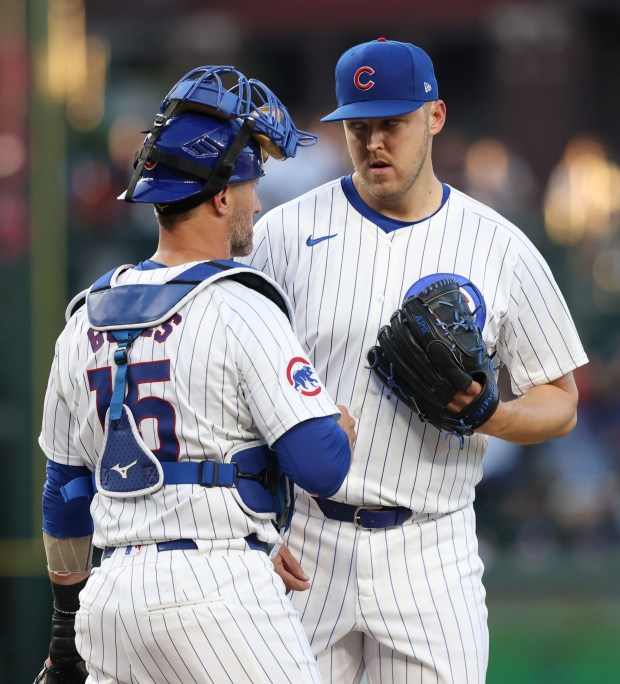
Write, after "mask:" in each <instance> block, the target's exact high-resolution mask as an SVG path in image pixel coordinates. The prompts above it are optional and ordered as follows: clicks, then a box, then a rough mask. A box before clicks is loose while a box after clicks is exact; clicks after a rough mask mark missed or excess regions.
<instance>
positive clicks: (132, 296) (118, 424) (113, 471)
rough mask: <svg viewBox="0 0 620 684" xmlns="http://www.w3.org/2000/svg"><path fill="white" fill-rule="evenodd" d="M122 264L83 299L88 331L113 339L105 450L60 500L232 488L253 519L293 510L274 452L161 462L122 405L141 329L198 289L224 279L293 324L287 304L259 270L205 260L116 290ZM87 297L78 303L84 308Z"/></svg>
mask: <svg viewBox="0 0 620 684" xmlns="http://www.w3.org/2000/svg"><path fill="white" fill-rule="evenodd" d="M127 268H131V266H121V267H119V268H117V269H113V270H111V271H109V272H108V273H106V274H105V275H104V276H102V277H101V278H99V280H97V281H96V282H95V283H94V285H93V286H92V287H91V288H90V290H89V291H88V293H87V294H86V298H85V299H86V307H87V314H88V319H89V322H90V324H91V326H92V327H93V328H95V329H96V330H99V331H106V332H107V333H108V334H109V336H110V337H111V338H112V339H113V340H114V341H116V343H117V345H118V349H117V350H116V351H115V353H114V361H115V363H116V366H117V369H116V375H115V379H114V389H113V393H112V400H111V402H110V407H109V409H108V411H107V414H106V420H105V426H104V444H103V448H102V453H101V457H100V458H99V461H98V463H97V466H96V469H95V473H94V474H93V477H92V478H90V477H86V478H77V479H75V480H73V481H71V482H69V483H68V484H67V485H65V487H63V489H62V493H63V496H64V497H65V500H67V501H68V500H71V499H73V498H75V497H78V496H92V495H94V493H95V492H101V493H102V494H105V495H107V496H110V497H113V498H114V497H116V498H127V497H137V496H146V495H148V494H150V493H152V492H154V491H157V490H158V489H159V488H160V487H162V486H163V485H164V484H170V485H178V484H197V485H202V486H204V487H229V488H231V490H232V491H233V495H234V496H235V498H236V500H237V502H238V503H239V505H240V506H241V507H242V508H244V509H245V510H246V512H248V513H249V514H251V515H254V516H259V517H267V518H273V517H274V516H275V517H276V518H278V519H279V520H281V519H282V517H283V516H284V517H285V516H286V514H287V509H288V507H289V505H290V486H289V482H288V479H287V478H286V477H285V476H284V475H283V474H282V473H281V471H280V470H279V467H278V462H277V459H276V457H275V454H274V453H273V452H272V451H271V449H269V448H268V447H267V445H266V444H264V443H261V444H260V445H258V446H256V443H253V445H246V444H244V445H241V446H240V447H238V448H237V449H233V450H231V452H230V453H229V454H227V456H226V461H227V462H225V463H220V462H217V461H211V460H205V461H200V462H180V463H170V462H160V461H159V460H158V459H157V457H156V456H155V454H153V452H152V451H151V449H149V447H148V446H147V445H146V443H145V442H144V440H143V439H142V436H141V435H140V432H139V430H138V428H137V425H136V422H135V419H134V416H133V414H132V412H131V409H130V408H129V406H127V405H126V404H125V403H124V397H125V390H126V382H127V364H128V355H129V351H130V347H131V344H132V343H133V341H134V340H135V339H136V338H137V337H138V336H139V335H140V334H141V333H142V332H143V331H144V329H146V328H150V327H154V326H156V325H159V324H161V323H164V322H165V321H166V320H168V319H169V318H170V317H171V316H172V315H173V314H174V313H176V312H177V311H178V309H179V308H181V306H183V305H184V304H185V303H186V302H187V301H189V300H190V299H192V298H193V297H195V296H196V294H198V292H200V291H201V290H202V289H204V288H205V287H207V286H208V285H210V284H212V283H213V282H215V281H217V280H219V279H221V278H232V279H234V280H237V281H239V282H241V283H242V284H243V285H245V286H246V287H250V288H252V289H254V290H256V291H258V292H260V293H261V294H262V295H264V296H266V297H268V298H269V299H271V301H273V302H274V303H275V304H276V305H277V306H278V307H279V308H280V309H281V310H282V311H283V312H284V313H285V314H286V315H287V316H288V318H289V320H292V312H291V310H290V307H289V304H288V300H287V298H286V296H285V295H284V293H283V292H282V291H281V290H280V288H279V287H278V286H277V285H276V284H275V283H274V282H273V281H271V280H270V279H268V278H267V277H266V276H265V275H264V274H262V273H261V272H260V271H256V270H255V269H251V268H248V267H246V266H243V265H241V264H238V263H236V262H234V261H210V262H203V263H200V264H197V265H195V266H192V267H190V268H189V269H187V270H186V271H184V272H183V273H181V274H180V275H178V276H176V277H175V278H172V279H171V280H169V281H167V282H165V283H158V284H151V283H146V284H129V285H115V284H114V281H116V280H117V278H118V276H119V274H120V273H121V272H122V271H123V270H126V269H127ZM83 301H84V298H83V297H82V298H81V299H79V300H78V299H76V300H74V302H73V306H72V309H71V310H70V311H68V314H69V315H71V314H72V313H73V311H75V308H76V307H75V304H76V303H77V305H78V306H79V305H81V303H83Z"/></svg>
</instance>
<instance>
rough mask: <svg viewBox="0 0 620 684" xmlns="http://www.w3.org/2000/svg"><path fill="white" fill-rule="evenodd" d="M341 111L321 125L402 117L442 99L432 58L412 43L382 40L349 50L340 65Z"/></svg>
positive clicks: (339, 89)
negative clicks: (351, 120)
mask: <svg viewBox="0 0 620 684" xmlns="http://www.w3.org/2000/svg"><path fill="white" fill-rule="evenodd" d="M336 98H337V100H338V109H336V110H334V111H333V112H332V113H331V114H328V115H327V116H324V117H323V118H322V119H321V121H341V120H343V119H372V118H379V117H385V116H401V115H403V114H408V113H409V112H413V111H415V110H416V109H419V108H420V107H421V106H422V105H423V104H424V103H425V102H430V101H432V100H438V99H439V91H438V88H437V80H436V79H435V72H434V69H433V63H432V62H431V59H430V57H429V56H428V55H427V54H426V52H424V50H422V49H421V48H419V47H416V46H415V45H412V44H411V43H401V42H399V41H396V40H387V39H386V38H378V39H377V40H373V41H371V42H369V43H362V44H360V45H356V46H354V47H352V48H350V49H349V50H347V51H346V52H345V53H344V54H343V55H342V57H340V59H339V60H338V64H337V65H336Z"/></svg>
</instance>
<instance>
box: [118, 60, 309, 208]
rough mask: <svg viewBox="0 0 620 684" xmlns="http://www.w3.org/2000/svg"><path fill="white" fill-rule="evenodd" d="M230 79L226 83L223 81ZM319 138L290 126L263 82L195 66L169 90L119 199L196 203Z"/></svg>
mask: <svg viewBox="0 0 620 684" xmlns="http://www.w3.org/2000/svg"><path fill="white" fill-rule="evenodd" d="M225 81H227V82H230V86H226V85H225V83H224V82H225ZM316 140H317V138H316V136H314V135H311V134H310V133H305V132H304V131H300V130H298V129H297V128H296V127H295V124H294V123H293V121H292V119H291V117H290V115H289V113H288V112H287V110H286V108H285V107H284V105H283V104H282V103H281V102H280V100H279V99H278V98H277V97H276V96H275V94H274V93H273V92H272V91H271V90H270V89H269V88H268V87H267V86H266V85H264V84H263V83H261V82H260V81H257V80H255V79H247V78H246V77H245V76H244V75H243V74H242V73H240V72H239V71H237V70H236V69H235V68H234V67H231V66H203V67H198V68H197V69H193V70H192V71H190V72H189V73H187V74H186V75H185V76H183V78H182V79H181V80H180V81H179V82H178V83H177V84H176V85H175V86H173V88H172V89H171V90H170V92H169V93H168V94H167V95H166V97H165V98H164V99H163V100H162V102H161V103H160V106H159V113H158V115H157V117H156V119H155V123H154V124H153V127H152V128H151V129H150V130H149V132H148V135H147V137H146V138H145V140H144V144H143V147H142V149H141V150H140V151H139V152H138V154H137V156H136V160H135V162H134V174H133V177H132V179H131V181H130V183H129V187H128V188H127V190H126V191H125V192H124V193H123V194H122V195H121V196H120V197H119V199H124V200H125V201H127V202H152V203H155V204H159V203H162V204H167V205H168V204H169V203H171V202H179V203H180V202H181V201H182V200H185V202H183V203H182V204H179V205H177V206H178V208H179V209H180V210H185V209H187V208H190V207H191V206H196V205H197V204H199V203H200V202H202V201H204V200H205V199H207V198H209V197H213V195H216V194H217V193H218V192H219V191H220V190H221V189H222V188H223V187H224V186H225V185H226V184H227V183H235V182H241V181H245V180H252V179H255V178H259V177H260V176H262V175H263V168H262V162H263V161H264V160H265V159H267V157H268V156H269V155H271V156H273V157H275V158H276V159H287V158H289V157H294V156H295V154H296V152H297V147H306V146H308V145H313V144H314V143H315V142H316Z"/></svg>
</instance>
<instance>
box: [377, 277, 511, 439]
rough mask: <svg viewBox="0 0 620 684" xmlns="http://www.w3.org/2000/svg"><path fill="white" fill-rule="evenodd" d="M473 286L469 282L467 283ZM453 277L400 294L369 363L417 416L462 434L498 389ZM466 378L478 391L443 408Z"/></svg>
mask: <svg viewBox="0 0 620 684" xmlns="http://www.w3.org/2000/svg"><path fill="white" fill-rule="evenodd" d="M472 287H474V288H475V286H473V285H472ZM474 315H475V312H472V311H471V310H470V308H469V305H468V303H467V298H466V297H465V295H464V293H463V291H462V290H461V287H460V286H459V283H458V282H457V280H455V279H454V278H451V277H441V278H439V279H438V280H436V281H435V282H433V283H431V284H430V285H428V286H427V287H425V288H424V289H423V290H422V291H421V292H420V293H419V294H418V295H414V296H410V297H407V298H406V299H405V301H404V302H403V305H402V307H401V308H400V309H398V310H397V311H395V312H394V313H393V314H392V317H391V318H390V324H389V325H385V326H383V327H382V328H381V330H379V334H378V337H377V339H378V345H376V346H374V347H372V348H371V349H370V350H369V352H368V357H367V358H368V362H369V363H370V367H371V368H372V370H373V371H374V372H375V373H376V374H377V376H378V377H379V378H380V379H381V381H382V382H383V384H384V385H385V386H386V387H387V388H388V390H389V395H388V396H391V394H392V393H394V394H395V395H396V396H397V397H398V398H399V399H400V400H401V401H403V402H404V403H405V404H406V405H407V406H408V407H409V408H411V409H412V410H413V411H415V412H416V413H417V414H418V416H419V417H420V420H422V421H428V422H430V423H432V424H433V425H434V426H435V427H437V428H439V429H440V430H446V431H447V432H450V433H453V434H456V435H458V436H460V437H461V439H462V437H463V436H465V435H471V434H472V433H473V431H474V430H475V429H476V428H479V427H480V426H481V425H483V424H484V423H485V422H486V421H487V420H489V418H490V417H491V416H492V415H493V413H494V412H495V409H496V408H497V405H498V404H499V391H498V389H497V385H496V382H495V377H494V375H493V365H492V363H491V360H490V358H489V355H488V353H487V351H486V347H485V345H484V342H483V340H482V335H481V332H480V330H479V329H478V326H477V325H476V321H475V318H474ZM472 380H476V381H477V382H479V383H480V384H481V385H482V391H481V392H480V394H479V395H478V396H477V397H476V399H474V401H473V402H472V403H471V404H470V405H469V406H467V407H466V408H465V409H463V410H462V411H461V412H460V413H451V412H450V411H448V410H447V409H446V406H447V405H448V404H449V403H450V401H451V400H452V398H453V397H454V395H455V393H456V392H458V391H462V390H466V389H467V388H468V387H469V386H470V385H471V382H472Z"/></svg>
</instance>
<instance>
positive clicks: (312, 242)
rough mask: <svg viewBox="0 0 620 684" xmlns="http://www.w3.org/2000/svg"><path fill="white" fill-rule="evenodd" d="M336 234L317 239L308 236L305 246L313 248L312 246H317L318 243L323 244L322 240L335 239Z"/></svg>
mask: <svg viewBox="0 0 620 684" xmlns="http://www.w3.org/2000/svg"><path fill="white" fill-rule="evenodd" d="M336 235H338V233H334V234H333V235H324V236H323V237H318V238H313V237H312V235H309V236H308V239H307V240H306V244H307V245H308V247H314V245H318V244H319V242H323V240H329V239H331V238H333V237H336Z"/></svg>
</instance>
